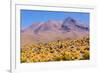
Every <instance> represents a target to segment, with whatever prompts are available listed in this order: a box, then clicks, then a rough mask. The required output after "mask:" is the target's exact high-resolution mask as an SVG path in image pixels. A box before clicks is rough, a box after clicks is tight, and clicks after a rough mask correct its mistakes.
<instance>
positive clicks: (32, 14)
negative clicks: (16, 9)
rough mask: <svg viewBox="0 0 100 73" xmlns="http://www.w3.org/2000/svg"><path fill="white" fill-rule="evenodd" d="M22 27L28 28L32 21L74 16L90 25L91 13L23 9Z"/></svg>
mask: <svg viewBox="0 0 100 73" xmlns="http://www.w3.org/2000/svg"><path fill="white" fill-rule="evenodd" d="M20 15H21V16H20V19H21V28H22V29H24V28H27V27H28V26H30V25H32V23H37V22H46V21H48V20H58V21H59V20H64V19H66V18H67V17H71V18H74V19H76V20H78V21H80V22H82V23H85V24H86V25H89V17H90V16H89V13H82V12H61V11H40V10H21V11H20Z"/></svg>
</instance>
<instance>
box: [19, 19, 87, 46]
mask: <svg viewBox="0 0 100 73" xmlns="http://www.w3.org/2000/svg"><path fill="white" fill-rule="evenodd" d="M85 36H89V27H88V26H86V25H85V24H83V23H82V22H79V21H78V20H76V19H73V18H71V17H68V18H66V19H64V20H61V21H56V20H48V21H47V22H39V23H33V24H32V25H31V26H29V27H27V28H25V29H23V30H21V45H25V44H32V43H40V42H42V43H47V42H50V41H56V40H64V39H76V38H80V37H85Z"/></svg>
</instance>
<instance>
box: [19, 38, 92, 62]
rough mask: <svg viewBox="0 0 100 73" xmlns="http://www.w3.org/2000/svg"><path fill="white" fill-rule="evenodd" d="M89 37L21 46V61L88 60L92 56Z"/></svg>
mask: <svg viewBox="0 0 100 73" xmlns="http://www.w3.org/2000/svg"><path fill="white" fill-rule="evenodd" d="M89 49H90V47H89V37H83V38H79V39H75V40H58V41H54V42H48V43H39V44H35V43H33V44H32V45H24V46H23V47H21V63H24V62H25V63H33V62H48V61H70V60H87V59H89V58H90V51H89Z"/></svg>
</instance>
